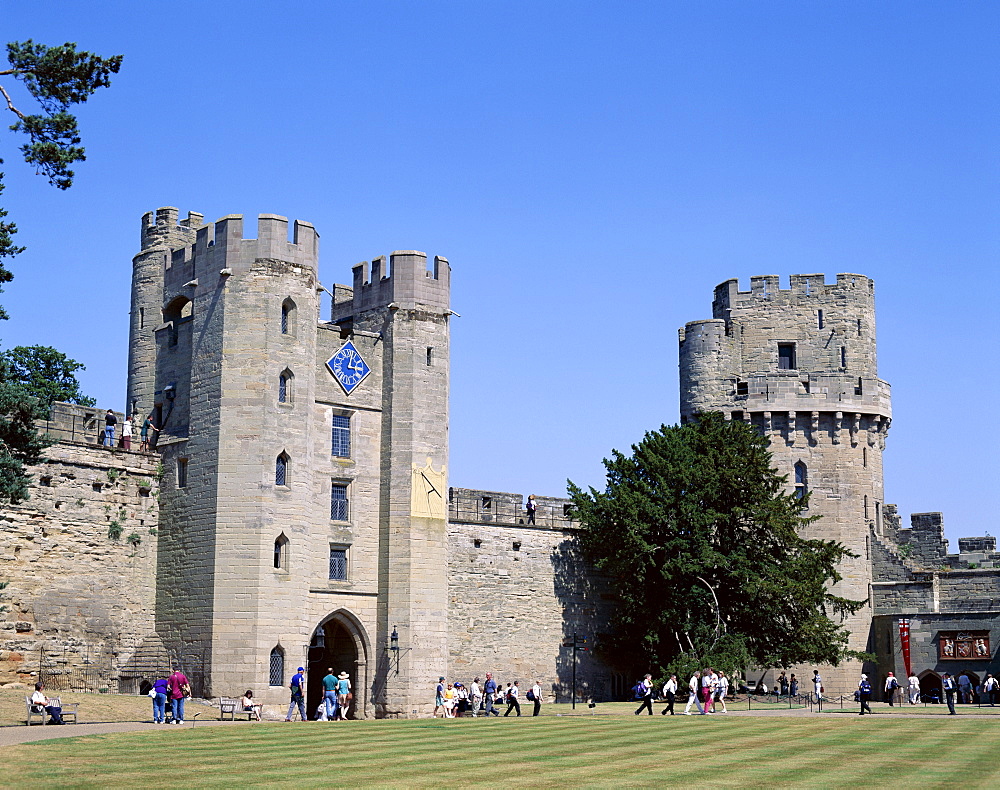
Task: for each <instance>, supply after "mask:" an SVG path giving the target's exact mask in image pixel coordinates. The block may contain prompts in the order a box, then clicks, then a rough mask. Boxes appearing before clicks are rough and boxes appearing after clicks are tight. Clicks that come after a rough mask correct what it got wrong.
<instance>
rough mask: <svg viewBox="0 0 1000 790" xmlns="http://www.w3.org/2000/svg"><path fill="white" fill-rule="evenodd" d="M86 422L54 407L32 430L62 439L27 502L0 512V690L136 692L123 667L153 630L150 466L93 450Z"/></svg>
mask: <svg viewBox="0 0 1000 790" xmlns="http://www.w3.org/2000/svg"><path fill="white" fill-rule="evenodd" d="M94 416H95V415H94V410H93V409H85V408H83V407H78V406H69V405H67V404H55V405H54V408H53V416H52V419H51V420H50V422H49V423H48V425H47V426H46V425H43V426H40V427H41V428H42V429H43V430H45V429H46V428H48V429H49V432H50V433H51V434H52V435H53V437H54V438H59V437H66V438H64V439H63V440H62V441H59V442H57V443H56V444H54V445H53V446H52V447H50V448H49V449H48V450H47V452H46V455H47V460H46V461H45V462H44V463H42V464H40V465H38V466H37V467H34V468H33V469H32V470H31V474H32V477H33V479H34V484H33V485H32V488H31V497H30V498H29V499H28V500H27V501H25V502H24V503H22V504H20V505H16V506H7V507H5V508H3V509H2V510H0V556H2V557H3V558H4V562H3V571H2V573H3V581H5V582H7V587H6V588H5V589H4V590H3V591H2V592H0V603H2V605H3V606H4V607H5V609H4V611H3V613H2V615H0V617H2V618H3V620H2V621H0V682H16V681H23V682H26V683H34V682H35V681H36V680H37V678H38V675H39V672H41V675H42V678H43V679H44V680H45V682H46V683H47V684H48V685H49V686H50V687H53V688H83V687H90V688H93V689H95V690H96V689H97V688H109V689H118V688H119V687H120V688H122V690H127V689H130V688H131V687H132V686H134V685H135V683H136V680H135V678H136V677H137V675H136V674H135V673H129V672H128V671H127V670H126V669H125V667H126V664H127V663H128V662H129V660H130V659H131V658H132V657H133V654H134V653H135V650H136V648H137V647H138V646H139V645H140V644H141V643H142V641H143V639H144V638H145V637H147V636H148V635H150V634H152V633H153V631H154V617H155V615H154V612H155V600H156V598H155V596H156V562H157V540H158V524H159V522H158V519H159V512H158V502H157V496H158V492H159V480H158V478H157V474H158V467H159V458H157V457H156V456H154V455H150V454H147V453H138V452H127V451H125V450H121V449H117V448H116V449H114V450H111V449H107V448H102V447H99V446H97V445H96V444H95V443H94V441H93V439H94V437H95V436H96V431H94V432H92V431H90V430H83V428H82V426H84V425H86V424H87V423H88V422H91V423H92V422H93V420H94ZM102 416H103V415H102ZM119 419H120V416H119ZM94 424H96V423H94ZM74 425H75V428H74ZM101 425H102V426H103V420H101ZM86 440H90V441H89V443H88V442H87V441H86ZM158 669H162V667H160V668H158Z"/></svg>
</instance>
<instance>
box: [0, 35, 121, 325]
mask: <svg viewBox="0 0 1000 790" xmlns="http://www.w3.org/2000/svg"><path fill="white" fill-rule="evenodd" d="M7 59H8V61H9V62H10V68H8V69H5V70H3V71H0V77H13V78H14V79H15V80H18V81H19V82H21V83H22V84H23V86H24V87H25V89H26V90H27V91H28V93H29V94H30V95H31V97H32V98H33V99H34V100H35V102H36V103H37V105H38V108H39V110H40V112H38V113H35V114H32V113H25V112H23V111H21V110H20V109H18V107H16V106H15V104H14V101H13V99H12V98H11V96H10V93H9V92H8V91H7V90H6V88H5V87H4V86H3V85H0V95H2V96H3V98H4V99H5V100H6V102H7V109H8V110H10V111H11V112H12V113H13V114H14V115H16V116H17V121H16V122H15V123H14V124H13V125H12V126H11V127H10V128H11V130H12V131H14V132H23V133H24V134H26V135H27V136H28V142H27V143H25V144H24V145H22V146H21V153H22V154H23V155H24V161H26V162H27V163H28V164H29V165H34V166H35V172H36V173H39V174H41V175H44V176H45V177H46V178H47V179H48V181H49V183H50V184H52V185H53V186H55V187H57V188H58V189H69V187H70V186H72V184H73V176H74V175H75V174H74V172H73V171H72V170H71V169H70V165H72V164H73V163H74V162H82V161H84V160H85V159H86V156H85V154H84V149H83V147H82V146H81V145H80V133H79V129H78V128H77V124H76V116H75V115H73V114H72V113H70V112H69V109H70V107H71V106H72V105H74V104H83V103H84V102H86V101H87V99H88V98H90V96H91V95H92V94H93V93H94V92H95V91H96V90H97V89H98V88H106V87H107V86H109V85H110V84H111V75H112V74H117V73H118V69H119V68H120V67H121V62H122V56H121V55H115V56H113V57H110V58H102V57H100V56H98V55H94V54H92V53H90V52H77V50H76V44H70V43H66V44H63V45H61V46H57V47H49V46H46V45H44V44H36V43H35V42H34V41H31V40H30V39H29V40H28V41H12V42H10V43H9V44H7ZM2 162H3V160H2V159H0V163H2ZM2 181H3V174H2V173H0V191H2V189H3V183H2ZM6 214H7V212H5V211H3V210H2V209H0V220H2V218H3V217H5V216H6ZM16 232H17V228H16V226H15V225H14V224H13V223H11V222H7V221H0V261H2V260H3V259H4V258H10V257H13V256H15V255H17V254H18V253H20V252H22V251H23V249H24V248H23V247H18V246H16V245H15V244H14V242H13V235H14V233H16ZM12 277H13V275H12V274H11V272H10V271H9V270H8V269H7V268H6V267H5V266H4V265H3V264H2V263H0V284H2V283H6V282H10V280H11V278H12ZM0 290H2V288H0ZM6 317H7V314H6V313H5V312H4V311H3V309H2V308H0V318H6Z"/></svg>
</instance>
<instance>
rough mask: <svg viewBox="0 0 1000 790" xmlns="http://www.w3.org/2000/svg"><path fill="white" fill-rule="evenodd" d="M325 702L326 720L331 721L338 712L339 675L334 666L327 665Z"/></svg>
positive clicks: (324, 687)
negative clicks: (334, 671) (335, 673)
mask: <svg viewBox="0 0 1000 790" xmlns="http://www.w3.org/2000/svg"><path fill="white" fill-rule="evenodd" d="M323 702H324V704H325V705H326V711H325V712H326V720H327V721H331V720H333V718H334V717H335V716H336V714H337V676H336V675H334V674H333V667H327V670H326V675H324V676H323Z"/></svg>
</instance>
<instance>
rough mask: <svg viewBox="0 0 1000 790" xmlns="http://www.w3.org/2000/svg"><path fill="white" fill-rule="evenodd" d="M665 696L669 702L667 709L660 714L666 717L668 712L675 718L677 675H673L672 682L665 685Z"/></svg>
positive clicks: (669, 681)
mask: <svg viewBox="0 0 1000 790" xmlns="http://www.w3.org/2000/svg"><path fill="white" fill-rule="evenodd" d="M663 696H664V697H665V698H666V700H667V707H665V708H664V709H663V710H662V711H660V713H662V714H663V715H664V716H666V715H667V711H670V715H671V716H673V715H674V700H675V699H677V675H671V676H670V680H668V681H667V682H666V683H665V684H664V685H663Z"/></svg>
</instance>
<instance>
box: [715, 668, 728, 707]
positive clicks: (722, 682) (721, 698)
mask: <svg viewBox="0 0 1000 790" xmlns="http://www.w3.org/2000/svg"><path fill="white" fill-rule="evenodd" d="M728 693H729V678H727V677H726V673H725V672H723V671H722V670H721V669H720V670H719V673H718V683H717V684H716V687H715V704H716V705H722V712H723V713H729V709H728V708H727V707H726V694H728ZM713 707H714V706H713Z"/></svg>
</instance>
